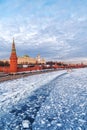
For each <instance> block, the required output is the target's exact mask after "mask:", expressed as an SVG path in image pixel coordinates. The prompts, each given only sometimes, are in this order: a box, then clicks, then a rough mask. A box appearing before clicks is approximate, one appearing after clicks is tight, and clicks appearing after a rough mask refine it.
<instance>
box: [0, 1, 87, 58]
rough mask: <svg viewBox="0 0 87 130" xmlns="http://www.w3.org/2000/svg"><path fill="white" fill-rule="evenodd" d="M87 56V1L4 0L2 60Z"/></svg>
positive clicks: (1, 11) (0, 32)
mask: <svg viewBox="0 0 87 130" xmlns="http://www.w3.org/2000/svg"><path fill="white" fill-rule="evenodd" d="M13 37H14V40H15V45H16V50H17V55H18V56H23V55H25V54H27V55H29V56H31V57H36V56H37V55H38V54H40V55H41V57H43V58H45V59H50V60H64V59H74V58H87V0H0V59H4V58H9V57H10V52H11V45H12V40H13Z"/></svg>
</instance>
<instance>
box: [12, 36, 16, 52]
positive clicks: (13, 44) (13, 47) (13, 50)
mask: <svg viewBox="0 0 87 130" xmlns="http://www.w3.org/2000/svg"><path fill="white" fill-rule="evenodd" d="M12 52H16V49H15V43H14V38H13V43H12Z"/></svg>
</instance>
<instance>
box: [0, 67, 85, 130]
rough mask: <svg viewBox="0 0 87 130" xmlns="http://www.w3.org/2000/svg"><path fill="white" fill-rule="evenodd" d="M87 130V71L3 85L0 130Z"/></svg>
mask: <svg viewBox="0 0 87 130" xmlns="http://www.w3.org/2000/svg"><path fill="white" fill-rule="evenodd" d="M24 129H25V130H87V69H86V68H85V69H77V70H72V72H68V73H67V72H66V71H57V72H51V73H47V74H41V75H35V76H30V77H27V78H22V79H18V80H14V81H8V82H4V83H1V84H0V130H24Z"/></svg>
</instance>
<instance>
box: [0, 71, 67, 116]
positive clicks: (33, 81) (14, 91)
mask: <svg viewBox="0 0 87 130" xmlns="http://www.w3.org/2000/svg"><path fill="white" fill-rule="evenodd" d="M64 72H65V71H58V72H52V73H46V74H40V75H33V76H29V77H26V78H21V79H17V80H14V81H7V82H4V83H0V115H2V113H4V112H5V111H8V110H9V109H10V108H11V107H12V106H13V105H16V104H17V103H18V102H23V101H24V99H25V98H27V97H28V96H29V95H31V93H32V92H33V91H35V90H36V89H38V88H39V87H40V86H42V85H44V84H47V83H48V82H50V81H51V80H53V79H54V78H56V77H57V76H58V75H61V74H62V73H64Z"/></svg>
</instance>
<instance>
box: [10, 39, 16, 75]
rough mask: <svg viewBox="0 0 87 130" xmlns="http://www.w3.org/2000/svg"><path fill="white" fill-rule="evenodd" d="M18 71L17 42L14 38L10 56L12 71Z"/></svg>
mask: <svg viewBox="0 0 87 130" xmlns="http://www.w3.org/2000/svg"><path fill="white" fill-rule="evenodd" d="M16 72H17V55H16V49H15V43H14V39H13V43H12V51H11V56H10V73H16Z"/></svg>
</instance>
